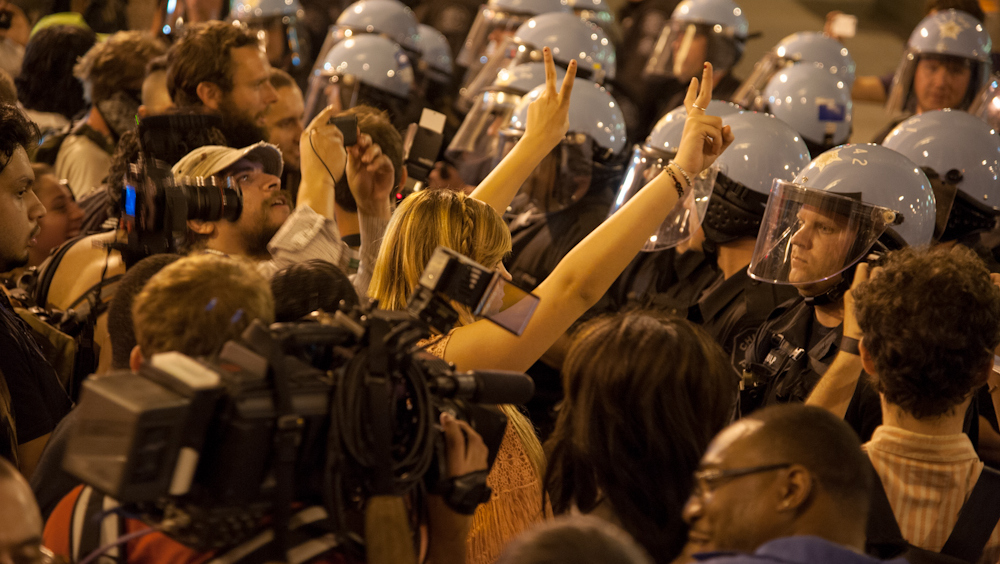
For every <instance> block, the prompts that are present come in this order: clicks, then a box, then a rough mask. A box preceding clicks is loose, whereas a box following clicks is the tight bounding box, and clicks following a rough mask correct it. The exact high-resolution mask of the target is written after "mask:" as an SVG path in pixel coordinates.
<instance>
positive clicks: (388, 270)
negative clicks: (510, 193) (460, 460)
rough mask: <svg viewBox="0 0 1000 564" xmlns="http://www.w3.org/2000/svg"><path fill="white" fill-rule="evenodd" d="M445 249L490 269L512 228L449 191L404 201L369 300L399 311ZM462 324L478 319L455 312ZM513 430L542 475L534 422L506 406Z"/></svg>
mask: <svg viewBox="0 0 1000 564" xmlns="http://www.w3.org/2000/svg"><path fill="white" fill-rule="evenodd" d="M438 246H445V247H448V248H449V249H452V250H454V251H456V252H459V253H461V254H463V255H465V256H467V257H469V258H471V259H472V260H474V261H476V262H478V263H479V264H481V265H483V266H486V267H489V268H492V267H494V266H496V265H497V264H499V263H500V261H501V259H503V257H504V255H506V254H507V253H509V252H510V248H511V243H510V230H509V229H508V228H507V225H506V224H505V223H504V222H503V218H501V217H500V214H499V213H497V212H496V210H494V209H493V208H491V207H490V206H488V205H487V204H485V203H483V202H481V201H479V200H477V199H475V198H470V197H468V196H466V195H465V194H463V193H461V192H453V191H451V190H424V191H422V192H416V193H414V194H413V195H411V196H410V197H408V198H406V199H405V200H403V203H401V204H400V205H399V207H398V208H397V209H396V212H395V213H394V214H393V215H392V221H390V222H389V227H387V228H386V230H385V237H384V238H383V239H382V247H381V248H380V249H379V253H378V260H376V262H375V272H374V273H373V274H372V281H371V285H370V286H369V288H368V295H369V297H371V298H373V299H376V300H378V302H379V307H381V308H383V309H392V310H400V309H404V308H406V302H407V300H409V299H410V295H411V294H412V293H413V288H414V286H416V285H417V281H418V280H420V273H421V272H423V270H424V267H425V266H427V262H428V261H430V259H431V255H433V254H434V249H436V248H437V247H438ZM457 309H458V310H459V314H460V315H461V318H460V319H461V320H460V321H459V323H460V324H466V323H471V322H473V321H475V319H474V318H473V317H472V314H471V312H469V310H468V309H466V308H461V307H458V308H457ZM501 410H502V411H503V412H504V413H505V414H506V415H507V418H508V420H509V421H510V423H511V426H512V427H513V428H514V430H515V431H517V435H518V437H520V439H521V443H522V445H523V446H524V449H525V452H526V453H527V454H528V457H529V458H530V459H531V462H532V465H534V466H535V470H537V471H538V475H539V476H541V475H543V474H544V472H545V455H544V454H543V452H542V445H541V443H539V442H538V437H537V435H536V434H535V430H534V427H533V426H532V425H531V422H530V421H528V419H527V418H526V417H525V416H524V415H523V414H522V413H520V412H519V411H518V410H517V408H515V407H514V406H509V405H504V406H501Z"/></svg>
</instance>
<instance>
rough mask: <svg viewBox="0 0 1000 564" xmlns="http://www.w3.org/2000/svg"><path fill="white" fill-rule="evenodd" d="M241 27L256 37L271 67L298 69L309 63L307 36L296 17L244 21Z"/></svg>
mask: <svg viewBox="0 0 1000 564" xmlns="http://www.w3.org/2000/svg"><path fill="white" fill-rule="evenodd" d="M243 26H244V27H245V28H246V29H247V30H249V31H251V32H252V33H254V34H255V35H256V36H257V40H258V41H259V42H260V44H261V45H263V46H264V51H265V52H266V53H267V59H268V62H269V63H270V64H271V66H273V67H277V68H281V69H292V68H295V69H298V68H303V67H304V66H305V65H307V64H309V62H310V61H311V59H310V54H309V43H308V38H309V34H308V33H307V32H306V30H305V27H304V26H303V25H302V23H301V22H300V21H299V18H298V17H297V16H295V15H287V16H274V17H269V18H254V19H251V20H246V21H244V22H243Z"/></svg>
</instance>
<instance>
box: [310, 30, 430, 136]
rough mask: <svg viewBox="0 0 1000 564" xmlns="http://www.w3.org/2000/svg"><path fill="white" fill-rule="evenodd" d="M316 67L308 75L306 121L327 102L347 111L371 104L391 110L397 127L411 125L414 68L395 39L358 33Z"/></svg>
mask: <svg viewBox="0 0 1000 564" xmlns="http://www.w3.org/2000/svg"><path fill="white" fill-rule="evenodd" d="M317 67H318V68H317V70H315V71H313V74H312V76H311V77H310V78H309V91H308V93H307V95H306V121H309V120H311V119H312V118H313V117H315V116H316V114H318V113H319V112H320V111H322V110H323V108H324V107H326V106H328V105H333V106H335V107H337V108H339V109H340V110H346V109H348V108H352V107H354V106H357V105H360V104H368V105H371V106H374V107H376V108H379V109H381V110H386V111H387V112H389V115H390V116H391V117H392V120H393V125H395V126H396V127H397V128H402V127H404V126H406V125H407V124H408V122H407V118H408V116H407V111H408V108H409V99H408V97H409V96H410V93H411V92H413V89H414V79H413V69H412V68H411V66H410V60H409V59H408V58H407V57H406V55H404V54H403V51H402V50H401V49H400V48H399V46H398V45H396V44H395V43H393V42H392V41H390V40H388V39H386V38H384V37H382V36H379V35H367V34H365V35H356V36H354V37H351V38H350V39H345V40H344V41H341V42H340V43H338V44H337V45H335V46H334V47H333V49H331V50H330V52H329V53H327V55H326V59H325V60H322V61H317Z"/></svg>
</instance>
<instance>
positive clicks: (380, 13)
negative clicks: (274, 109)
mask: <svg viewBox="0 0 1000 564" xmlns="http://www.w3.org/2000/svg"><path fill="white" fill-rule="evenodd" d="M418 23H419V22H418V21H417V17H416V16H415V15H414V14H413V10H411V9H410V8H408V7H407V6H406V5H404V4H403V3H401V2H398V1H397V0H358V1H357V2H355V3H353V4H351V5H350V6H348V7H347V8H345V9H344V11H343V12H341V13H340V17H338V18H337V22H336V23H335V24H333V25H332V26H330V30H329V31H328V32H327V34H326V39H325V40H324V41H323V47H322V48H321V49H320V51H319V55H318V56H317V57H316V65H315V66H314V67H313V72H315V71H316V70H318V69H319V67H320V66H321V65H322V64H323V62H324V61H326V59H327V53H329V52H330V49H333V46H334V45H336V44H338V43H340V42H341V41H343V40H345V39H348V38H351V37H357V36H358V35H364V34H369V33H374V34H376V35H382V36H384V37H387V38H389V39H391V40H392V41H395V42H396V43H398V44H399V45H400V46H401V47H402V48H403V52H404V53H406V56H407V57H409V58H410V59H411V60H418V59H419V57H418V55H419V53H420V45H419V37H420V32H419V30H418V29H417V25H418Z"/></svg>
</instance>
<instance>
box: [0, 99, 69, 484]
mask: <svg viewBox="0 0 1000 564" xmlns="http://www.w3.org/2000/svg"><path fill="white" fill-rule="evenodd" d="M37 134H38V129H37V128H36V127H35V126H34V125H33V124H32V123H31V122H29V121H28V120H27V118H26V117H25V116H24V115H23V114H22V113H21V112H20V110H18V109H17V108H16V107H15V106H10V105H0V163H2V168H0V225H2V226H3V229H2V231H0V271H3V272H6V271H8V270H11V269H12V268H16V267H19V266H21V265H24V264H25V263H27V261H28V258H29V251H30V249H31V247H32V246H33V245H34V244H35V237H36V236H37V234H38V231H39V225H38V220H39V218H41V217H42V216H43V215H45V207H44V206H43V205H42V203H41V202H40V201H39V200H38V197H37V196H36V195H35V192H34V190H33V189H32V188H33V184H34V181H35V174H34V172H33V171H32V169H31V164H30V163H29V161H28V153H27V152H26V150H25V148H26V147H31V146H32V145H33V144H34V140H35V137H36V136H37ZM0 379H2V380H3V381H4V386H3V387H6V388H7V389H8V390H9V400H8V401H3V400H0V404H7V403H9V410H10V414H12V415H13V424H12V422H11V418H10V417H3V418H0V432H2V433H3V434H4V435H12V436H13V438H14V443H13V444H16V445H17V446H16V449H13V448H8V442H7V441H4V440H0V457H5V458H9V459H10V460H11V461H12V462H15V463H17V464H18V467H19V468H20V470H21V472H22V473H23V474H25V475H26V476H30V475H31V472H32V471H33V470H34V468H35V464H36V463H37V461H38V457H39V456H40V455H41V452H42V449H43V448H44V447H45V443H46V442H48V440H49V435H50V434H51V433H52V430H53V429H54V428H55V426H56V424H57V423H58V422H59V420H60V419H62V418H63V416H65V415H66V413H67V412H68V411H69V409H70V407H71V405H72V404H71V402H70V400H69V397H68V396H67V395H66V392H65V391H64V390H63V388H62V385H61V384H60V383H59V379H58V377H57V376H56V373H55V371H54V370H53V368H52V366H50V365H49V363H48V362H46V360H45V358H44V356H43V355H42V352H41V350H40V349H39V347H38V344H37V343H36V342H35V341H34V340H33V338H32V337H31V332H30V329H29V328H28V326H27V325H26V324H25V323H24V321H22V320H21V318H20V317H18V315H17V314H16V313H15V312H14V309H13V307H11V304H10V301H9V300H8V299H7V296H6V294H4V293H2V292H0ZM6 399H7V398H4V400H6ZM5 407H6V406H5ZM4 411H7V410H6V409H4V408H3V407H0V413H3V412H4ZM5 427H12V428H11V429H10V430H6V429H3V428H5ZM4 431H6V432H4Z"/></svg>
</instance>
